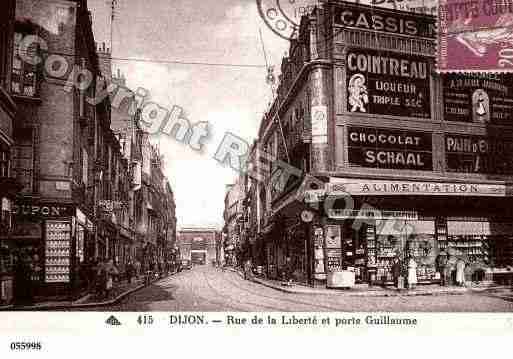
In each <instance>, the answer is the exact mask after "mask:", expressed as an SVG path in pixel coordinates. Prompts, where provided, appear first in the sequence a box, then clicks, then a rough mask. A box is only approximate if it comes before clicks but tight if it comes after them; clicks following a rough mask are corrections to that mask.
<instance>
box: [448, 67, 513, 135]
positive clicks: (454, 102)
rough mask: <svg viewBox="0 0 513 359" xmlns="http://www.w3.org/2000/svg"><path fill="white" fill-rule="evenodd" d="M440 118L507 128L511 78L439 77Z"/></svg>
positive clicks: (512, 106) (512, 107)
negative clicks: (441, 99)
mask: <svg viewBox="0 0 513 359" xmlns="http://www.w3.org/2000/svg"><path fill="white" fill-rule="evenodd" d="M442 81H443V91H444V92H443V98H444V119H445V120H446V121H461V122H474V123H484V124H486V123H492V124H497V125H511V122H512V120H513V76H512V75H510V74H499V73H496V74H493V73H482V74H471V73H468V74H443V75H442Z"/></svg>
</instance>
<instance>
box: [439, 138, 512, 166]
mask: <svg viewBox="0 0 513 359" xmlns="http://www.w3.org/2000/svg"><path fill="white" fill-rule="evenodd" d="M511 153H513V141H512V140H506V139H502V138H501V139H499V138H493V137H485V136H468V135H451V134H448V135H446V136H445V154H446V165H447V169H448V170H449V171H452V172H465V173H486V174H513V157H512V156H511Z"/></svg>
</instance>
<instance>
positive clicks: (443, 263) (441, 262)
mask: <svg viewBox="0 0 513 359" xmlns="http://www.w3.org/2000/svg"><path fill="white" fill-rule="evenodd" d="M436 265H437V271H438V273H440V285H441V286H446V285H447V270H446V267H447V253H445V252H440V254H439V255H438V257H437V258H436Z"/></svg>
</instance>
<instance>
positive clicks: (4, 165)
mask: <svg viewBox="0 0 513 359" xmlns="http://www.w3.org/2000/svg"><path fill="white" fill-rule="evenodd" d="M9 167H10V161H9V151H6V150H0V178H1V177H9Z"/></svg>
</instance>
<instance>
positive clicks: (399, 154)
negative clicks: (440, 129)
mask: <svg viewBox="0 0 513 359" xmlns="http://www.w3.org/2000/svg"><path fill="white" fill-rule="evenodd" d="M348 144H349V163H350V164H351V165H356V166H361V167H372V168H388V169H410V170H423V171H431V170H432V169H433V158H432V140H431V134H430V133H424V132H414V131H400V130H389V129H380V128H365V127H349V129H348Z"/></svg>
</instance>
